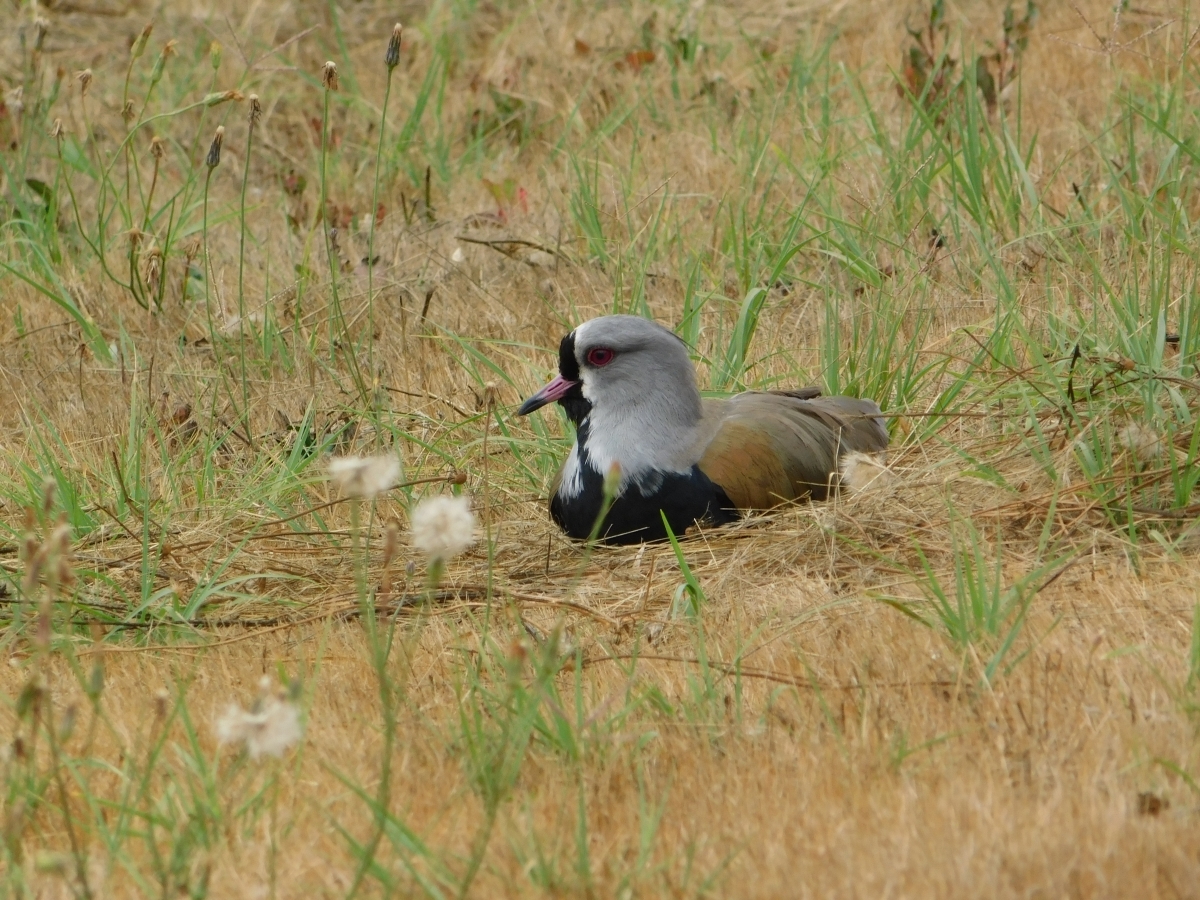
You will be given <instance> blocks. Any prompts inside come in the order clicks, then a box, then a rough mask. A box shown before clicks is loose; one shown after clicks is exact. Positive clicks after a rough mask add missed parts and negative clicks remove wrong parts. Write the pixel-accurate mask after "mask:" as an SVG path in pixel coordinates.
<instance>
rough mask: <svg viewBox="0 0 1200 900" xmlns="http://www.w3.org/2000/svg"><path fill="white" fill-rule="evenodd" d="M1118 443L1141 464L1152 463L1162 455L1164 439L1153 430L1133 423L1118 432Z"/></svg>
mask: <svg viewBox="0 0 1200 900" xmlns="http://www.w3.org/2000/svg"><path fill="white" fill-rule="evenodd" d="M1117 443H1119V444H1120V445H1121V446H1122V447H1124V448H1125V449H1126V450H1128V451H1129V452H1130V453H1132V454H1133V455H1134V456H1136V457H1137V458H1138V459H1139V460H1140V461H1141V462H1150V461H1151V460H1152V459H1156V458H1158V456H1159V455H1161V454H1162V449H1163V442H1162V438H1161V437H1160V436H1159V435H1158V433H1157V432H1155V431H1154V430H1153V429H1152V428H1147V427H1146V426H1145V425H1141V424H1139V423H1137V422H1131V423H1129V424H1128V425H1126V426H1125V427H1124V428H1122V429H1121V430H1120V431H1119V432H1117Z"/></svg>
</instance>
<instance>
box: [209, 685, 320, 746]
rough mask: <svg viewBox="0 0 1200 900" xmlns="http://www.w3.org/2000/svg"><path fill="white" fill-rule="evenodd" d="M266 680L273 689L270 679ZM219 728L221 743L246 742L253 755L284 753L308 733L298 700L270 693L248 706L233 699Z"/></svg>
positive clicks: (219, 722)
mask: <svg viewBox="0 0 1200 900" xmlns="http://www.w3.org/2000/svg"><path fill="white" fill-rule="evenodd" d="M266 680H267V685H266V690H268V691H269V689H270V679H266ZM216 731H217V742H218V743H219V744H221V745H222V746H223V745H225V744H233V745H235V746H244V747H245V748H246V752H247V753H249V754H250V758H251V759H258V757H260V756H263V755H264V754H265V755H266V756H283V754H284V753H285V752H286V751H287V749H288V748H289V747H292V746H293V745H295V744H296V743H298V742H299V741H300V738H301V737H302V736H303V734H304V729H303V728H302V727H301V725H300V710H299V708H298V707H297V706H296V704H294V703H292V702H291V701H290V700H286V699H281V698H279V697H276V696H273V695H270V694H268V695H267V696H264V697H261V698H260V699H259V700H258V702H256V703H255V704H254V706H253V707H252V708H251V709H248V710H247V709H243V708H242V707H241V706H239V705H238V704H236V703H230V704H229V705H228V706H226V707H225V712H224V713H223V714H222V715H221V717H220V718H219V719H217V726H216Z"/></svg>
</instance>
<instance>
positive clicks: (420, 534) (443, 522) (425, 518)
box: [412, 494, 475, 562]
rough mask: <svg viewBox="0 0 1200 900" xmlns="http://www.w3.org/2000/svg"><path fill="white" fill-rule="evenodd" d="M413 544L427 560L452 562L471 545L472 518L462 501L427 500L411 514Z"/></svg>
mask: <svg viewBox="0 0 1200 900" xmlns="http://www.w3.org/2000/svg"><path fill="white" fill-rule="evenodd" d="M412 532H413V543H414V544H416V545H417V548H418V549H419V550H423V551H424V552H425V553H426V554H427V555H428V556H429V558H430V559H440V560H442V561H443V562H444V561H445V560H448V559H452V558H454V557H455V556H458V554H460V553H462V552H463V551H464V550H466V549H467V548H468V547H470V546H471V545H472V544H473V543H475V514H474V513H472V512H471V501H470V500H469V499H467V498H466V497H453V496H450V495H446V494H443V495H441V496H438V497H427V498H426V499H424V500H422V501H421V502H420V503H418V504H417V508H416V509H414V510H413V514H412Z"/></svg>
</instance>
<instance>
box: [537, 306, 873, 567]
mask: <svg viewBox="0 0 1200 900" xmlns="http://www.w3.org/2000/svg"><path fill="white" fill-rule="evenodd" d="M820 393H821V391H820V389H819V388H801V389H800V390H795V391H746V392H744V393H741V394H736V395H734V396H733V397H731V398H729V399H728V400H706V399H701V397H700V391H699V390H698V389H697V388H696V373H695V371H694V369H693V368H692V361H691V359H689V358H688V351H687V347H686V345H685V344H684V343H683V341H682V340H680V339H679V338H678V337H676V336H675V335H674V334H673V333H671V332H670V331H668V330H667V329H666V328H663V327H662V326H661V325H656V324H655V323H653V322H650V321H648V320H646V319H641V318H638V317H637V316H603V317H601V318H598V319H592V320H591V321H588V322H584V323H583V324H582V325H580V326H579V327H578V328H576V329H575V330H574V331H572V332H571V333H570V334H568V335H567V336H566V337H564V338H563V339H562V343H561V344H559V349H558V377H557V378H555V379H554V380H553V381H551V382H550V383H549V384H548V385H546V386H545V387H544V388H542V389H541V390H540V391H538V392H537V393H536V394H534V395H533V396H532V397H530V398H529V399H528V400H526V401H525V402H524V403H523V404H521V408H520V409H518V410H517V414H518V415H522V416H524V415H528V414H529V413H531V412H533V411H534V410H535V409H540V408H541V407H543V406H545V405H546V404H548V403H552V402H554V401H558V403H559V404H560V405H561V406H562V407H563V409H565V410H566V413H567V417H568V418H570V419H571V421H572V422H574V423H575V428H576V437H575V446H574V447H572V448H571V452H570V454H569V455H568V456H567V459H566V462H565V463H564V464H563V466H562V468H561V469H560V470H559V472H558V474H557V475H556V476H555V479H554V483H553V486H552V490H551V498H550V515H551V516H553V517H554V521H556V522H557V523H558V524H559V525H560V526H561V527H562V529H563V531H565V532H566V533H567V534H568V535H570V536H571V537H573V538H577V539H583V538H587V537H589V536H590V535H591V534H592V532H593V529H594V528H595V527H596V523H597V519H598V518H599V516H600V513H601V511H602V509H603V504H604V490H605V484H604V482H605V476H606V475H608V474H609V473H611V474H612V476H617V477H618V479H619V480H616V481H615V482H613V483H610V490H611V489H612V487H613V486H615V494H614V496H615V499H614V500H613V502H612V505H611V507H610V508H609V510H608V513H607V515H606V516H605V519H604V522H603V524H602V525H601V526H600V528H599V530H598V532H597V533H598V535H599V537H600V538H601V539H603V540H605V541H608V542H610V543H618V544H631V543H636V542H638V541H654V540H662V539H664V538H665V537H666V530H665V529H664V527H663V520H662V515H661V514H660V510H661V513H662V514H665V515H666V519H667V521H668V522H669V523H670V526H671V531H672V532H674V533H675V534H676V535H679V534H682V533H683V532H684V531H685V530H686V529H687V528H688V527H690V526H691V525H693V524H694V523H696V522H704V523H709V524H713V525H723V524H726V523H729V522H732V521H735V520H736V519H737V518H738V517H739V516H740V515H741V513H743V512H744V511H746V510H751V509H767V508H769V507H772V506H777V505H779V504H781V503H787V502H789V501H796V500H802V499H806V498H812V499H816V500H823V499H825V497H826V496H827V495H828V493H829V491H830V489H831V488H832V487H833V486H834V485H835V484H836V478H837V471H838V460H839V457H840V456H841V455H842V454H844V453H849V452H854V451H857V452H861V453H869V454H880V453H882V452H883V451H885V450H886V449H887V443H888V433H887V429H886V428H885V427H884V423H883V419H882V418H881V415H882V414H881V412H880V409H879V407H878V406H877V405H876V404H875V403H873V402H872V401H870V400H858V399H854V398H852V397H821V396H820ZM614 464H615V465H616V466H617V467H619V468H614Z"/></svg>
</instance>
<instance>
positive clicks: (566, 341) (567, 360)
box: [558, 331, 579, 381]
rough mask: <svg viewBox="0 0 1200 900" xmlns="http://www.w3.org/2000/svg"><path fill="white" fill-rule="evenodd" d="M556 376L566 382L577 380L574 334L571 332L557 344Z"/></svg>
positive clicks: (577, 363) (577, 369) (577, 362)
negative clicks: (559, 376)
mask: <svg viewBox="0 0 1200 900" xmlns="http://www.w3.org/2000/svg"><path fill="white" fill-rule="evenodd" d="M558 374H559V375H561V376H562V377H563V378H565V379H566V380H567V381H578V380H579V360H577V359H576V358H575V332H573V331H572V332H571V333H570V334H568V335H567V336H566V337H565V338H563V339H562V340H561V341H559V344H558Z"/></svg>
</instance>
